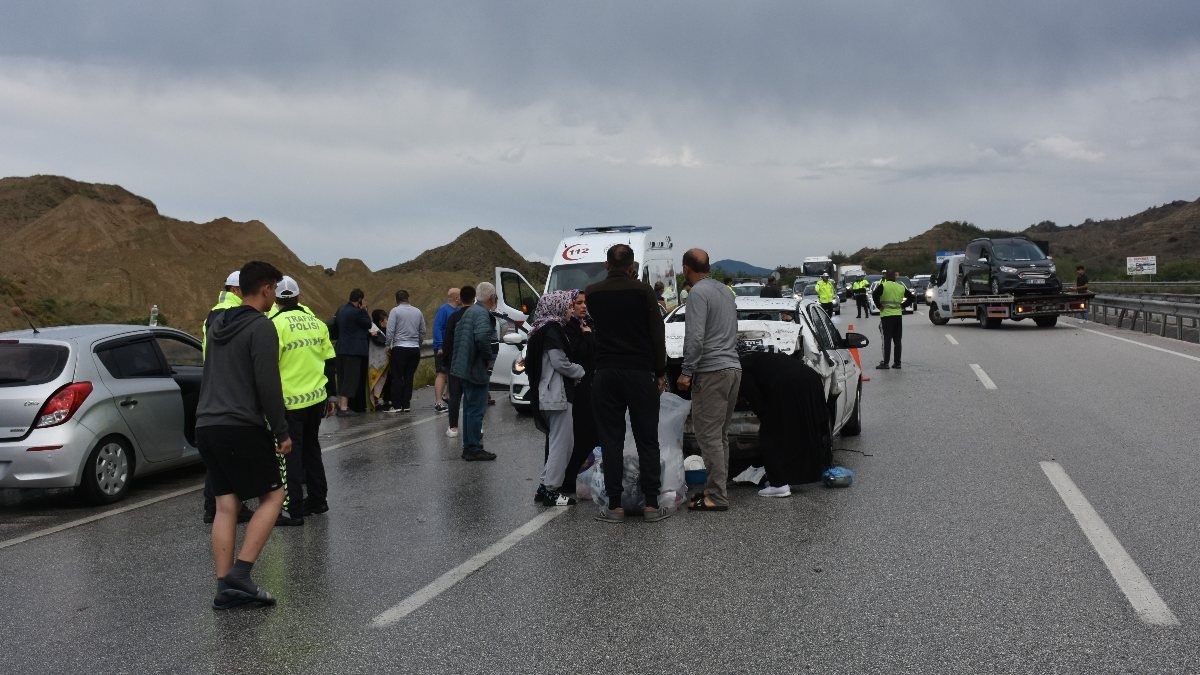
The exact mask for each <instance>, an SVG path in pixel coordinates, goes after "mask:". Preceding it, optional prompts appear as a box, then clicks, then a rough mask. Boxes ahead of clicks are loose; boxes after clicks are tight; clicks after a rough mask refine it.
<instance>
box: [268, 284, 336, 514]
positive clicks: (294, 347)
mask: <svg viewBox="0 0 1200 675" xmlns="http://www.w3.org/2000/svg"><path fill="white" fill-rule="evenodd" d="M275 296H276V303H277V305H278V307H279V310H278V311H277V312H275V314H274V315H272V316H271V323H273V324H275V332H276V333H277V334H278V336H279V376H280V379H281V380H282V383H283V405H284V408H286V409H287V413H286V416H287V426H288V437H289V438H291V440H292V451H291V453H289V454H288V455H287V458H286V471H287V473H286V474H284V483H285V487H286V488H287V499H285V500H284V505H283V506H284V509H285V510H287V514H288V517H287V518H284V517H283V516H282V515H280V517H279V519H278V520H277V521H276V522H277V523H278V524H280V525H303V524H304V516H307V515H313V514H318V513H325V512H326V511H328V510H329V502H328V494H329V483H328V482H327V481H326V480H325V464H324V462H323V461H322V460H321V439H320V431H321V418H323V417H325V416H326V415H327V414H329V413H330V412H333V411H331V410H329V408H332V407H334V406H333V405H332V403H331V402H332V401H333V398H332V395H333V391H332V383H333V378H332V375H333V374H334V371H335V370H336V358H335V355H334V353H333V345H332V344H330V341H329V327H328V326H326V325H325V322H324V321H321V320H320V319H318V318H317V317H315V316H313V314H312V312H310V311H308V310H307V309H305V308H304V306H303V305H301V304H300V285H299V284H297V283H296V280H295V279H293V278H291V277H286V276H285V277H284V278H283V281H281V282H279V284H278V285H277V286H276V287H275ZM305 486H307V487H308V499H307V500H306V499H305V498H304V488H305Z"/></svg>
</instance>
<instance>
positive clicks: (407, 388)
mask: <svg viewBox="0 0 1200 675" xmlns="http://www.w3.org/2000/svg"><path fill="white" fill-rule="evenodd" d="M390 354H391V358H392V367H391V370H392V405H394V406H396V407H397V408H407V407H409V406H410V405H411V404H412V391H413V375H416V373H417V366H419V365H420V364H421V348H420V347H392V349H391V352H390Z"/></svg>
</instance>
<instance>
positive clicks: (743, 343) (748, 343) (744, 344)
mask: <svg viewBox="0 0 1200 675" xmlns="http://www.w3.org/2000/svg"><path fill="white" fill-rule="evenodd" d="M762 343H763V341H762V340H761V339H759V340H738V346H739V347H741V348H742V349H747V348H750V347H761V346H762Z"/></svg>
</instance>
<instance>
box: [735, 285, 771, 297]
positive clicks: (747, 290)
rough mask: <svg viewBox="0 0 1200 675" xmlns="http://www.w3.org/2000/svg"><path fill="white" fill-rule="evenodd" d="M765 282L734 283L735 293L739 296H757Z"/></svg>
mask: <svg viewBox="0 0 1200 675" xmlns="http://www.w3.org/2000/svg"><path fill="white" fill-rule="evenodd" d="M764 286H765V284H756V283H742V284H734V285H733V293H734V295H736V296H738V297H739V298H757V297H759V295H760V294H761V293H762V289H763V287H764Z"/></svg>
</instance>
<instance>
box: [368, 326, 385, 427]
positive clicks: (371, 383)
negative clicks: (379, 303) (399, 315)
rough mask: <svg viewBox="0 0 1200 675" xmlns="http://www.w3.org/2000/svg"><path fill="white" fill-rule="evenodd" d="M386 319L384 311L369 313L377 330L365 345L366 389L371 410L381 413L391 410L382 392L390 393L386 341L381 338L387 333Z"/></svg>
mask: <svg viewBox="0 0 1200 675" xmlns="http://www.w3.org/2000/svg"><path fill="white" fill-rule="evenodd" d="M387 318H388V313H387V311H386V310H382V309H377V310H375V311H373V312H371V323H372V324H374V325H375V328H376V329H377V330H376V331H374V332H372V333H371V341H370V343H369V344H368V345H367V347H368V350H369V351H368V354H367V388H368V389H369V390H370V392H371V400H370V403H369V405H370V409H371V410H381V411H382V410H387V409H389V408H391V404H390V403H388V401H387V399H386V396H385V395H384V392H386V391H390V390H389V389H388V388H387V386H386V385H387V380H388V370H389V368H388V363H389V361H388V349H387V341H386V340H384V337H383V336H384V333H386V332H387Z"/></svg>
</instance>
